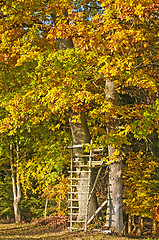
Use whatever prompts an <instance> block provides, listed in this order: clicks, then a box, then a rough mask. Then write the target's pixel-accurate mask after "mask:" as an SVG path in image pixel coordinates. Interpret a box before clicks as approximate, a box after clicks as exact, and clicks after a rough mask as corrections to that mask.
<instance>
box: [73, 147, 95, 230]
mask: <svg viewBox="0 0 159 240" xmlns="http://www.w3.org/2000/svg"><path fill="white" fill-rule="evenodd" d="M75 147H80V146H74V147H73V146H72V149H71V150H72V151H71V167H70V171H69V173H70V178H69V179H70V185H69V186H70V192H69V201H70V206H69V210H70V213H69V215H70V221H69V222H70V231H72V230H74V229H78V230H85V231H86V229H87V221H88V206H89V192H90V179H91V162H92V150H90V154H89V155H83V156H76V157H74V156H73V148H75ZM86 157H87V158H88V163H87V164H83V165H82V164H81V163H82V161H81V162H78V164H80V168H81V170H80V174H81V173H88V175H87V178H82V177H77V176H78V173H79V172H78V171H77V170H74V165H75V163H74V159H76V158H81V159H82V158H86ZM78 180H84V181H85V185H83V186H85V189H86V191H85V192H81V193H80V192H79V191H77V187H78V186H79V185H78ZM78 194H81V196H84V199H82V197H80V199H78ZM79 201H84V202H85V204H84V205H85V207H84V209H85V211H84V213H83V215H82V219H81V220H79V219H78V214H79Z"/></svg>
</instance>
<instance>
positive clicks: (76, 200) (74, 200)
mask: <svg viewBox="0 0 159 240" xmlns="http://www.w3.org/2000/svg"><path fill="white" fill-rule="evenodd" d="M68 200H69V201H73V202H78V201H86V199H68Z"/></svg>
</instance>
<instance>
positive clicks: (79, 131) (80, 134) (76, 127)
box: [56, 37, 98, 220]
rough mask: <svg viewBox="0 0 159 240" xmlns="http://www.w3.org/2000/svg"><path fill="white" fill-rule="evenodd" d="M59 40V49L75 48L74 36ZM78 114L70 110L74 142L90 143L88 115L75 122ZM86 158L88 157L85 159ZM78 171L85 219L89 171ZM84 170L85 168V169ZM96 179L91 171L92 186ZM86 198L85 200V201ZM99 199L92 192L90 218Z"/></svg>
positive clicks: (79, 169)
mask: <svg viewBox="0 0 159 240" xmlns="http://www.w3.org/2000/svg"><path fill="white" fill-rule="evenodd" d="M56 42H57V46H58V49H67V48H74V45H73V41H72V38H71V37H70V38H68V39H56ZM75 115H77V113H74V112H73V111H72V109H71V108H70V112H69V116H70V117H69V123H70V127H71V132H72V139H73V144H75V145H77V144H82V143H90V140H91V137H90V133H89V130H88V125H87V121H86V116H85V113H84V112H81V113H80V123H79V122H78V123H73V122H72V118H73V116H75ZM81 154H82V155H83V154H84V152H83V149H80V148H78V149H75V155H76V156H78V155H81ZM76 160H77V161H81V159H78V158H77V159H76ZM85 160H86V159H85ZM76 170H77V172H78V176H77V177H78V178H81V180H79V182H78V185H79V186H78V188H77V191H78V199H81V201H79V215H78V219H80V220H81V219H83V216H84V215H85V212H86V198H87V193H85V192H87V187H86V186H84V185H87V184H88V181H87V180H83V179H82V178H88V173H83V172H81V170H82V169H81V168H77V169H76ZM83 170H84V169H83ZM94 179H95V176H94V174H93V172H92V173H91V181H90V184H91V187H92V186H93V183H94ZM84 199H85V201H83V200H84ZM97 206H98V205H97V199H96V196H95V194H92V198H91V200H90V202H89V207H88V218H90V217H91V216H92V215H93V214H94V213H95V211H96V209H97Z"/></svg>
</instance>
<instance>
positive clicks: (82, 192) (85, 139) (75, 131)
mask: <svg viewBox="0 0 159 240" xmlns="http://www.w3.org/2000/svg"><path fill="white" fill-rule="evenodd" d="M74 115H75V113H73V111H72V110H70V119H69V122H70V127H71V132H72V138H73V144H74V145H78V144H83V143H90V140H91V137H90V133H89V130H88V125H87V121H86V116H85V113H84V112H81V113H80V123H79V122H78V123H74V122H72V117H73V116H74ZM74 151H75V155H76V156H78V155H84V151H83V149H82V148H76V149H75V150H74ZM76 161H80V162H81V161H83V164H85V163H84V161H88V159H86V158H84V159H81V158H76ZM82 170H84V169H83V168H80V167H78V168H76V171H77V174H78V176H77V177H78V178H81V179H80V180H79V181H78V185H79V186H78V188H77V190H78V192H79V193H78V199H80V200H81V201H79V215H78V219H83V216H84V215H85V212H86V201H87V193H86V192H87V191H88V190H87V187H86V186H85V185H88V180H84V179H82V178H88V173H87V172H82ZM94 180H95V174H94V172H93V170H92V172H91V179H90V186H91V187H90V189H91V188H92V187H93V184H94ZM83 200H85V201H83ZM97 207H98V205H97V199H96V195H95V194H92V197H91V199H90V202H89V206H88V219H89V218H90V217H91V216H92V215H93V214H94V213H95V211H96V209H97Z"/></svg>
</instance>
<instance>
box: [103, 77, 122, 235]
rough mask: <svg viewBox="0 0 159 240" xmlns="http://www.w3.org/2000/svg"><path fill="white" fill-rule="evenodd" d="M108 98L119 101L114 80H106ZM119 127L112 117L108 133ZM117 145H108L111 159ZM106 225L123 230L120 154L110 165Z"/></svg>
mask: <svg viewBox="0 0 159 240" xmlns="http://www.w3.org/2000/svg"><path fill="white" fill-rule="evenodd" d="M106 100H107V101H111V102H112V103H113V104H114V105H116V104H117V102H118V96H117V93H116V91H115V84H114V82H113V81H108V80H107V81H106ZM116 128H117V122H116V120H115V119H114V118H113V116H112V117H111V119H110V121H109V125H108V128H107V132H108V134H109V133H110V132H111V130H115V129H116ZM115 150H116V147H114V146H113V145H109V146H108V156H109V159H110V160H111V158H112V157H113V154H114V152H115ZM106 226H107V227H109V228H113V229H115V230H117V231H118V232H120V233H121V232H122V231H123V209H122V160H121V158H120V156H119V157H118V159H116V160H115V162H114V163H112V164H110V166H109V186H108V207H107V222H106Z"/></svg>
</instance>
